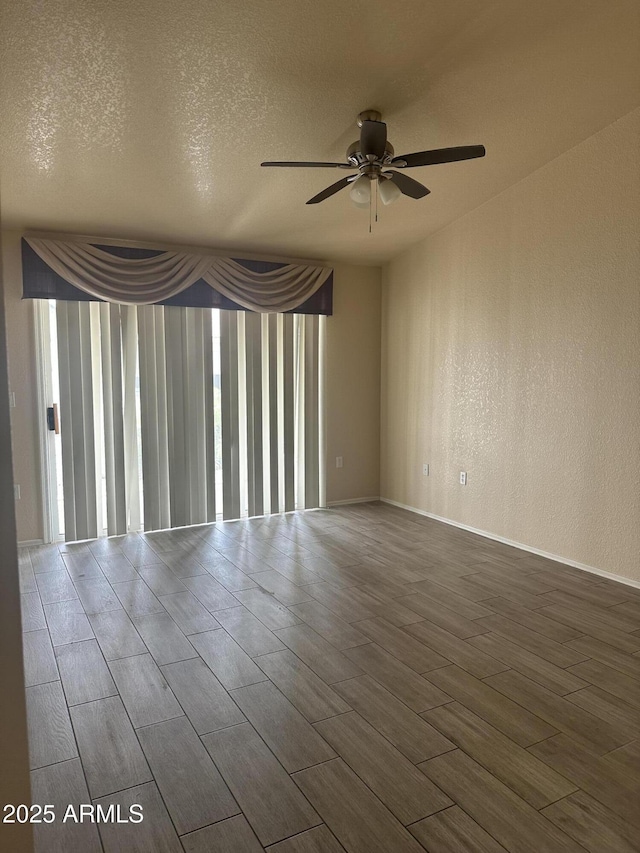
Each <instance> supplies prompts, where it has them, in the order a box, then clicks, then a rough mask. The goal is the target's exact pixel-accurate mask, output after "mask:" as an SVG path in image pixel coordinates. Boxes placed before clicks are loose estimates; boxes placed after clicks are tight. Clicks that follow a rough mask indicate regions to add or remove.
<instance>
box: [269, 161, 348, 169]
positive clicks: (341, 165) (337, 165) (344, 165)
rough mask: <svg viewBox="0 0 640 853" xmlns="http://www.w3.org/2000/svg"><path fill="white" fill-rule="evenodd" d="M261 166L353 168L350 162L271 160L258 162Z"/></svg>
mask: <svg viewBox="0 0 640 853" xmlns="http://www.w3.org/2000/svg"><path fill="white" fill-rule="evenodd" d="M260 165H261V166H285V167H289V166H294V167H302V168H309V169H353V165H352V164H351V163H298V162H295V161H294V162H289V161H283V162H271V161H267V162H265V163H260Z"/></svg>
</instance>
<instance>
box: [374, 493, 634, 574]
mask: <svg viewBox="0 0 640 853" xmlns="http://www.w3.org/2000/svg"><path fill="white" fill-rule="evenodd" d="M380 501H381V502H382V503H385V504H390V505H391V506H397V507H399V509H406V510H408V511H409V512H415V513H417V514H418V515H424V516H426V517H427V518H432V519H433V520H434V521H441V522H442V523H443V524H449V525H451V527H459V528H460V529H461V530H468V531H469V533H477V534H478V536H484V537H486V538H487V539H493V540H494V541H495V542H502V543H503V544H504V545H511V546H512V547H514V548H519V549H520V550H521V551H528V552H529V553H530V554H536V555H537V556H538V557H546V558H547V560H553V561H554V562H556V563H562V565H564V566H571V568H572V569H580V570H581V571H583V572H590V573H591V574H592V575H600V577H603V578H607V580H612V581H617V582H618V583H624V584H627V586H633V587H635V588H636V589H640V580H638V581H637V580H633V578H627V577H624V575H616V574H614V573H613V572H606V571H605V570H604V569H598V568H596V567H595V566H588V565H587V564H586V563H578V562H577V561H576V560H570V559H569V558H568V557H559V556H558V555H557V554H551V553H550V552H549V551H541V550H540V548H533V547H532V546H531V545H525V544H523V543H522V542H516V541H515V540H513V539H507V538H506V537H504V536H498V535H497V534H496V533H489V531H488V530H480V529H479V528H477V527H470V526H469V525H468V524H462V522H460V521H453V519H451V518H443V517H442V516H441V515H435V514H434V513H432V512H427V511H426V510H424V509H418V508H417V507H415V506H408V505H407V504H401V503H400V502H399V501H392V500H391V499H390V498H382V497H381V498H380Z"/></svg>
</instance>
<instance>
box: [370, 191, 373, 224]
mask: <svg viewBox="0 0 640 853" xmlns="http://www.w3.org/2000/svg"><path fill="white" fill-rule="evenodd" d="M372 210H373V198H372V193H369V234H371V211H372Z"/></svg>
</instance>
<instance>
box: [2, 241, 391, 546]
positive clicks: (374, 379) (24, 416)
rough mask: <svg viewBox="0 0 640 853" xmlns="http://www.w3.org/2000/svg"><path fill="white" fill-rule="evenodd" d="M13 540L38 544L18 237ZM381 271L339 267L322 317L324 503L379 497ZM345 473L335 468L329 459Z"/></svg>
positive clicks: (30, 348) (13, 251) (29, 341)
mask: <svg viewBox="0 0 640 853" xmlns="http://www.w3.org/2000/svg"><path fill="white" fill-rule="evenodd" d="M2 257H3V267H4V272H5V284H6V294H5V308H6V312H7V335H8V350H9V381H10V386H11V389H12V390H13V391H14V392H15V395H16V407H15V408H14V409H12V410H11V425H12V439H13V451H14V469H15V481H16V483H19V484H20V490H21V499H20V501H18V502H17V503H16V516H17V528H18V539H19V540H20V541H21V542H23V541H27V540H34V539H41V538H42V498H41V492H40V466H39V452H40V451H39V443H38V442H39V440H38V431H37V397H36V392H37V389H36V379H35V376H36V373H35V358H34V353H35V343H34V328H33V306H32V303H31V302H30V301H29V300H24V301H22V300H21V298H20V297H21V293H22V268H21V261H20V234H19V233H18V232H11V231H7V232H4V233H3V256H2ZM380 301H381V283H380V270H379V269H377V268H375V267H358V266H349V265H346V264H339V265H337V266H336V267H335V275H334V312H335V313H334V316H333V317H329V318H327V360H326V368H327V369H326V395H327V396H326V405H327V421H326V439H327V466H328V471H327V501H329V502H331V501H341V500H346V499H350V498H362V497H377V495H378V494H379V489H380V486H379V474H380V462H379V460H380ZM336 456H343V457H344V467H343V468H341V469H339V470H337V469H336V468H335V457H336Z"/></svg>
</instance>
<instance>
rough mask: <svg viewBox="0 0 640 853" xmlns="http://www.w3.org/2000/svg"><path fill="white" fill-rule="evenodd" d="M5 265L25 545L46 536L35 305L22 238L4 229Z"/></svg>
mask: <svg viewBox="0 0 640 853" xmlns="http://www.w3.org/2000/svg"><path fill="white" fill-rule="evenodd" d="M2 266H3V271H4V285H5V299H4V304H5V311H6V317H7V349H8V353H9V387H10V389H11V390H12V391H13V392H14V394H15V398H16V406H15V408H14V409H11V433H12V441H13V470H14V476H15V482H16V483H19V484H20V500H19V501H16V525H17V528H18V539H19V541H20V542H25V541H29V540H32V539H41V538H42V498H41V491H40V490H41V486H40V483H41V478H40V445H39V438H38V428H37V417H38V412H37V385H36V369H35V339H34V323H33V303H32V302H30V301H28V300H25V301H24V302H23V301H22V300H21V296H22V264H21V259H20V234H19V233H18V232H17V231H4V232H3V234H2Z"/></svg>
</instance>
